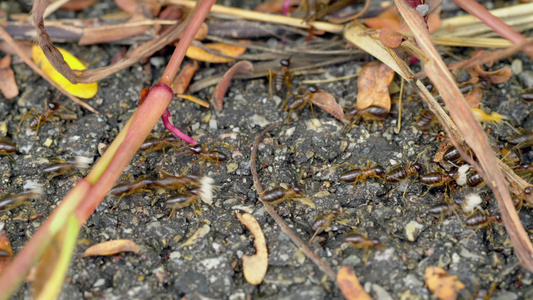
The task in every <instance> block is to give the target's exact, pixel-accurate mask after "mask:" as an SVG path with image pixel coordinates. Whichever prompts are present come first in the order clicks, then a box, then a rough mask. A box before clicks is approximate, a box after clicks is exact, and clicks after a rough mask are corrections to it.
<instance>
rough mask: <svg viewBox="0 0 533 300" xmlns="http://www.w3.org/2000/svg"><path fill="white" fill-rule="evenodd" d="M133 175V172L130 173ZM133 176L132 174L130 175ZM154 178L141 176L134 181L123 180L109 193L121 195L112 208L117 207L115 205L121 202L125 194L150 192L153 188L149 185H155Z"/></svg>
mask: <svg viewBox="0 0 533 300" xmlns="http://www.w3.org/2000/svg"><path fill="white" fill-rule="evenodd" d="M130 175H131V174H130ZM129 177H130V178H132V176H129ZM153 183H154V180H153V179H152V178H147V177H145V176H141V177H139V179H137V180H135V181H132V182H123V183H119V184H117V185H115V186H114V187H113V188H112V189H111V190H110V191H109V193H110V194H111V195H114V196H119V195H120V198H119V199H118V200H117V202H116V203H115V205H113V207H112V208H111V210H113V209H115V207H116V206H117V205H118V204H119V203H120V200H122V198H123V197H124V196H128V195H131V194H133V193H135V192H140V191H145V192H150V191H151V190H149V189H148V187H149V186H151V185H153Z"/></svg>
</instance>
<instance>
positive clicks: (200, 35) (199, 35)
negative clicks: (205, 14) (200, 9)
mask: <svg viewBox="0 0 533 300" xmlns="http://www.w3.org/2000/svg"><path fill="white" fill-rule="evenodd" d="M208 33H209V27H208V26H207V24H205V23H202V25H200V29H198V32H196V35H195V36H194V39H195V40H198V41H201V40H203V39H205V37H206V36H207V34H208ZM245 50H246V49H245ZM243 53H244V51H243ZM241 54H242V53H241ZM241 54H239V55H241Z"/></svg>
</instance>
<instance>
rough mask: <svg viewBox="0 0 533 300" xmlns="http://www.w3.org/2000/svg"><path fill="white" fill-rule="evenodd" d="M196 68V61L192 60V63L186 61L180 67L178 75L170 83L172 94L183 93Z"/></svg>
mask: <svg viewBox="0 0 533 300" xmlns="http://www.w3.org/2000/svg"><path fill="white" fill-rule="evenodd" d="M196 70H198V62H197V61H195V60H193V61H192V63H188V64H186V65H185V66H183V67H182V68H181V71H180V72H179V73H178V76H176V78H175V79H174V82H173V83H172V90H173V91H174V94H184V93H185V91H186V90H187V88H188V87H189V84H190V83H191V80H192V78H193V77H194V74H195V73H196Z"/></svg>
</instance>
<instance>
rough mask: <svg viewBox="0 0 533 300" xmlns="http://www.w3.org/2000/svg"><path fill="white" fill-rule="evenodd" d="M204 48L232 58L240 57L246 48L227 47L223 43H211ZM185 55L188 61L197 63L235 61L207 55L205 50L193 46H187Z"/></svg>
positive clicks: (210, 54)
mask: <svg viewBox="0 0 533 300" xmlns="http://www.w3.org/2000/svg"><path fill="white" fill-rule="evenodd" d="M204 46H205V47H207V48H209V49H212V50H215V51H217V52H219V53H220V54H224V55H227V56H233V57H238V56H240V55H242V54H243V53H244V52H245V51H246V47H242V46H234V45H228V44H224V43H211V44H205V45H204ZM185 55H187V57H188V58H190V59H195V60H199V61H205V62H210V63H228V62H232V61H235V59H234V58H226V57H222V56H218V55H215V54H212V53H209V52H207V51H205V50H203V49H202V48H200V47H196V46H194V45H191V46H189V48H188V49H187V53H186V54H185Z"/></svg>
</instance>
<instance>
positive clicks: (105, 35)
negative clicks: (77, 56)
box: [78, 15, 151, 45]
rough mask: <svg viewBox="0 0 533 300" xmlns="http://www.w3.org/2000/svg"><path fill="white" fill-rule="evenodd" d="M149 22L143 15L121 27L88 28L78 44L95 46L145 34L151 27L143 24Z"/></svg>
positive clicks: (136, 16)
mask: <svg viewBox="0 0 533 300" xmlns="http://www.w3.org/2000/svg"><path fill="white" fill-rule="evenodd" d="M145 20H147V19H146V17H144V16H142V15H135V16H134V17H133V18H131V19H130V20H129V21H128V22H126V23H122V24H119V25H104V26H99V27H87V28H85V29H84V30H83V35H82V36H81V38H80V40H79V41H78V44H80V45H93V44H100V43H109V42H113V41H117V40H121V39H125V38H129V37H132V36H137V35H140V34H143V33H145V32H147V31H148V30H150V28H151V26H150V25H145V24H143V21H145Z"/></svg>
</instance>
